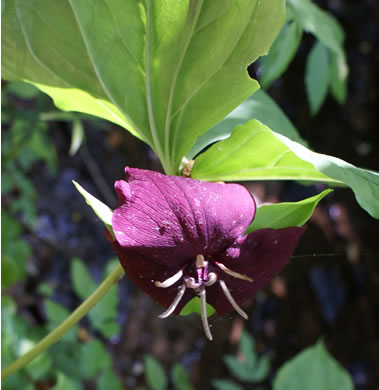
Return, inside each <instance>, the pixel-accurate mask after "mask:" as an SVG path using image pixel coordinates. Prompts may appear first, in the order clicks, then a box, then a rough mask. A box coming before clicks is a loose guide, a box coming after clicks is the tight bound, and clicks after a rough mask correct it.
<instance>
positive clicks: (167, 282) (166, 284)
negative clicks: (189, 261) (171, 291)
mask: <svg viewBox="0 0 379 390" xmlns="http://www.w3.org/2000/svg"><path fill="white" fill-rule="evenodd" d="M182 276H183V270H182V269H181V270H180V271H179V272H177V273H176V274H175V275H173V276H171V277H169V278H168V279H166V280H165V281H163V282H159V281H158V280H157V281H155V282H154V284H155V285H156V286H157V287H161V288H167V287H171V286H172V285H173V284H175V283H176V282H177V281H178V280H179V279H180V278H181V277H182Z"/></svg>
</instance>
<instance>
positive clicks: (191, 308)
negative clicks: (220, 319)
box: [180, 297, 216, 317]
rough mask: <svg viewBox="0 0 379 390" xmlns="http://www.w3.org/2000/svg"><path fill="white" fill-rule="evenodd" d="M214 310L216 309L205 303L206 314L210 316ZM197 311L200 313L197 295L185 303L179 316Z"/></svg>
mask: <svg viewBox="0 0 379 390" xmlns="http://www.w3.org/2000/svg"><path fill="white" fill-rule="evenodd" d="M215 312H216V309H215V308H214V307H213V306H211V305H210V304H209V303H207V316H208V317H210V316H211V315H213V314H214V313H215ZM192 313H197V314H199V315H200V314H201V303H200V298H199V297H194V298H192V299H191V300H190V301H189V302H187V303H186V304H185V306H184V307H183V309H182V310H181V312H180V315H181V316H188V315H189V314H192Z"/></svg>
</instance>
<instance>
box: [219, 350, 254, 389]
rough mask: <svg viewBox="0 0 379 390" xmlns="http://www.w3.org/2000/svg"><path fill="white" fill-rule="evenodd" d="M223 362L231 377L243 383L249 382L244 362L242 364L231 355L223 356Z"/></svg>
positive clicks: (248, 374)
mask: <svg viewBox="0 0 379 390" xmlns="http://www.w3.org/2000/svg"><path fill="white" fill-rule="evenodd" d="M223 360H224V363H225V365H226V367H227V368H228V370H229V371H230V372H231V374H232V375H233V376H235V377H236V378H238V379H239V380H241V381H243V382H250V373H249V371H248V368H247V365H246V363H245V362H242V361H241V360H240V359H237V358H236V357H234V356H232V355H226V356H224V358H223Z"/></svg>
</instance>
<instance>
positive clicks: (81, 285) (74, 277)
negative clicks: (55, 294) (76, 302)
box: [70, 257, 96, 300]
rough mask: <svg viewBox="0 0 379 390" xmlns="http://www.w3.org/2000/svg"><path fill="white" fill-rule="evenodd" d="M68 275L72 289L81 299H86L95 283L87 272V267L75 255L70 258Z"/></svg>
mask: <svg viewBox="0 0 379 390" xmlns="http://www.w3.org/2000/svg"><path fill="white" fill-rule="evenodd" d="M70 275H71V281H72V285H73V288H74V291H75V293H76V294H77V295H78V296H79V297H80V298H81V299H83V300H85V299H87V298H88V297H89V296H90V295H91V294H92V293H93V292H94V290H95V289H96V283H95V282H94V281H93V279H92V277H91V275H90V274H89V272H88V270H87V267H86V266H85V264H84V263H83V261H82V260H80V259H79V258H77V257H74V258H73V259H72V260H71V265H70Z"/></svg>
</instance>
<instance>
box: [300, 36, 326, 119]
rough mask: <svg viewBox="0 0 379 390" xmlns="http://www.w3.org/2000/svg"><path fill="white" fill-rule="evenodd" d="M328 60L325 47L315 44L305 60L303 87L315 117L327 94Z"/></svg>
mask: <svg viewBox="0 0 379 390" xmlns="http://www.w3.org/2000/svg"><path fill="white" fill-rule="evenodd" d="M329 74H330V73H329V60H328V52H327V49H326V47H325V46H324V45H323V44H322V43H321V42H320V41H318V42H316V43H315V45H314V46H313V48H312V50H311V52H310V53H309V55H308V58H307V65H306V69H305V86H306V91H307V96H308V101H309V104H310V108H311V113H312V115H315V114H316V113H317V112H318V111H319V109H320V107H321V105H322V103H323V102H324V100H325V98H326V95H327V93H328V86H329V80H330V76H329Z"/></svg>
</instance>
